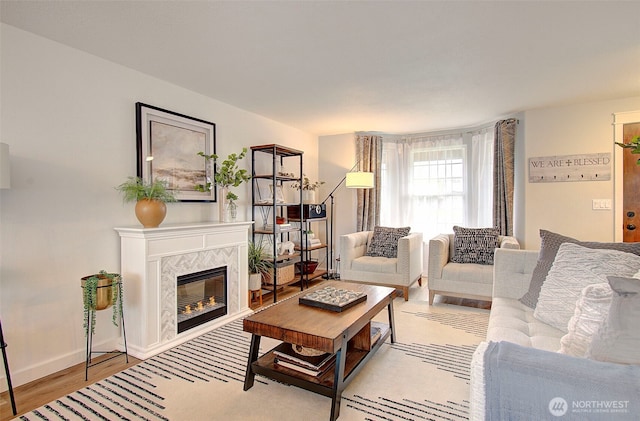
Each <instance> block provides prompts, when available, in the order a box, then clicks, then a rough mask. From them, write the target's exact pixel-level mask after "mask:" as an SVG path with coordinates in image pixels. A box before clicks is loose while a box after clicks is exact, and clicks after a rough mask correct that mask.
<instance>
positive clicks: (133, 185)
mask: <svg viewBox="0 0 640 421" xmlns="http://www.w3.org/2000/svg"><path fill="white" fill-rule="evenodd" d="M116 190H118V191H119V192H120V193H122V200H123V201H124V202H137V201H139V200H142V199H151V200H159V201H161V202H176V201H177V199H176V198H175V196H174V195H173V193H172V192H170V191H169V190H167V184H166V182H165V181H163V180H155V181H154V182H152V183H147V182H145V181H143V180H142V179H141V178H140V177H129V178H128V179H127V181H125V182H124V183H122V184H120V185H119V186H118V187H116Z"/></svg>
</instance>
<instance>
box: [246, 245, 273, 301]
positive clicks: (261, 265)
mask: <svg viewBox="0 0 640 421" xmlns="http://www.w3.org/2000/svg"><path fill="white" fill-rule="evenodd" d="M248 258H249V290H250V291H257V290H259V289H260V288H261V286H262V275H263V274H264V273H268V272H269V270H270V269H271V268H272V267H273V263H272V262H271V261H270V260H269V259H270V257H269V255H268V254H267V252H266V250H265V247H264V244H263V243H259V244H257V243H255V242H253V241H250V242H249V249H248Z"/></svg>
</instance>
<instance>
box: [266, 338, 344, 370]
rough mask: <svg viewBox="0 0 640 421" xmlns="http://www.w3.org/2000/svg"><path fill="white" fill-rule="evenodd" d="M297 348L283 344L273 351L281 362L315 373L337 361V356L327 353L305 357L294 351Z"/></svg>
mask: <svg viewBox="0 0 640 421" xmlns="http://www.w3.org/2000/svg"><path fill="white" fill-rule="evenodd" d="M295 346H296V345H292V344H289V343H286V342H283V343H281V344H280V345H278V346H277V347H276V348H275V349H274V350H273V355H274V356H275V358H276V359H277V360H279V361H282V362H287V363H290V364H295V365H297V366H299V367H304V368H307V369H309V370H315V371H322V370H324V369H326V367H327V366H328V365H330V364H331V363H332V360H333V361H335V354H331V353H329V352H325V353H322V354H320V355H304V354H300V353H298V352H296V351H294V349H293V347H295Z"/></svg>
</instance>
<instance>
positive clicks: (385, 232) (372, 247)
mask: <svg viewBox="0 0 640 421" xmlns="http://www.w3.org/2000/svg"><path fill="white" fill-rule="evenodd" d="M409 231H411V227H402V228H390V227H375V228H374V229H373V238H371V243H370V244H369V247H368V248H367V253H366V254H365V255H366V256H371V257H387V258H396V257H398V240H399V239H400V238H402V237H406V236H407V235H409Z"/></svg>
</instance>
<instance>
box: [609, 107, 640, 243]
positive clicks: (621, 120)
mask: <svg viewBox="0 0 640 421" xmlns="http://www.w3.org/2000/svg"><path fill="white" fill-rule="evenodd" d="M629 123H640V110H638V111H625V112H619V113H613V139H614V142H622V141H623V136H622V129H623V126H624V125H625V124H629ZM613 147H614V150H613V167H614V171H613V174H614V177H613V197H614V200H613V202H614V205H613V237H614V240H615V241H618V242H621V241H622V237H623V232H622V226H623V223H624V221H623V217H622V211H623V206H622V204H623V202H622V200H623V193H622V188H623V174H622V173H623V163H622V148H621V147H619V146H616V145H615V144H614V146H613Z"/></svg>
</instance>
